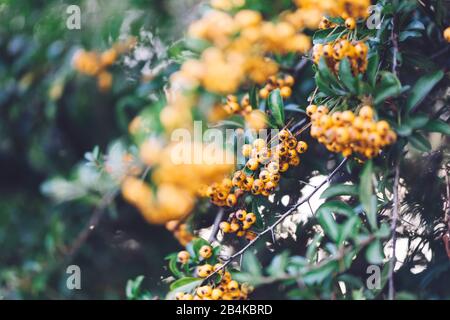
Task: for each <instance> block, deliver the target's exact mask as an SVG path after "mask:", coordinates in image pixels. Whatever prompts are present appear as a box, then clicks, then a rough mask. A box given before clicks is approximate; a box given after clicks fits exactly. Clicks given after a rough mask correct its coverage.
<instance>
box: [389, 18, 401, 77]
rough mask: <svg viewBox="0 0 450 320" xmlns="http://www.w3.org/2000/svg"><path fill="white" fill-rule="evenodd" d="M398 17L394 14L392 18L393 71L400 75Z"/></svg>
mask: <svg viewBox="0 0 450 320" xmlns="http://www.w3.org/2000/svg"><path fill="white" fill-rule="evenodd" d="M396 22H397V18H396V17H395V16H394V18H393V19H392V31H391V42H392V73H393V74H395V75H396V76H398V72H397V69H398V61H397V60H398V59H397V56H398V52H399V50H398V34H397V32H396V28H397V23H396Z"/></svg>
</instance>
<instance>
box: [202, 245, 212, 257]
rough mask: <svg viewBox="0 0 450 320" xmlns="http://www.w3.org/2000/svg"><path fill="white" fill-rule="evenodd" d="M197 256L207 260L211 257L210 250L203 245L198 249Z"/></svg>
mask: <svg viewBox="0 0 450 320" xmlns="http://www.w3.org/2000/svg"><path fill="white" fill-rule="evenodd" d="M199 254H200V256H201V257H202V258H204V259H208V258H210V257H211V256H212V248H211V247H210V246H208V245H204V246H202V247H201V248H200V250H199Z"/></svg>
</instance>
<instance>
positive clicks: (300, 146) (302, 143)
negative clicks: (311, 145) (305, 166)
mask: <svg viewBox="0 0 450 320" xmlns="http://www.w3.org/2000/svg"><path fill="white" fill-rule="evenodd" d="M296 150H297V152H298V153H300V154H302V153H305V152H306V151H307V150H308V144H307V143H306V142H305V141H299V142H298V143H297V148H296Z"/></svg>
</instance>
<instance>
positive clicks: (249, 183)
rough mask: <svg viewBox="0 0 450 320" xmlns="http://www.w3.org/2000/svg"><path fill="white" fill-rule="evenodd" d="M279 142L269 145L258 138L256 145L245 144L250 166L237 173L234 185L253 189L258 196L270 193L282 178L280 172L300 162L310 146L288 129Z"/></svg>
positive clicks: (244, 151)
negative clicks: (248, 172) (271, 146)
mask: <svg viewBox="0 0 450 320" xmlns="http://www.w3.org/2000/svg"><path fill="white" fill-rule="evenodd" d="M278 139H279V143H278V144H276V146H275V147H274V148H269V147H268V146H267V143H266V141H265V140H263V139H256V140H255V141H253V144H251V145H250V144H246V145H244V146H243V147H242V154H243V155H244V157H246V158H247V159H248V160H247V163H246V169H247V171H250V172H251V174H250V175H247V174H246V173H245V172H244V171H236V172H235V173H234V176H233V179H232V183H233V186H235V187H237V188H239V189H241V190H243V191H251V192H252V193H253V194H254V195H258V194H262V195H263V196H269V195H270V194H271V193H273V191H274V190H275V188H276V187H277V186H278V183H279V181H280V173H283V172H286V171H287V170H288V169H289V167H291V166H292V167H296V166H298V165H299V164H300V157H299V154H302V153H305V152H306V150H307V149H308V145H307V144H306V142H304V141H297V138H296V137H295V136H294V135H293V134H292V133H291V132H290V131H289V130H287V129H283V130H281V131H280V132H279V134H278Z"/></svg>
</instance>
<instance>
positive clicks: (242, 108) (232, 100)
mask: <svg viewBox="0 0 450 320" xmlns="http://www.w3.org/2000/svg"><path fill="white" fill-rule="evenodd" d="M223 108H224V109H225V112H226V113H227V114H228V115H233V114H241V115H242V116H247V115H249V114H250V113H251V112H252V106H251V105H250V98H249V96H248V95H245V96H244V97H243V98H242V99H241V103H239V101H238V97H236V96H235V95H232V94H230V95H228V96H227V100H226V103H225V105H224V106H223Z"/></svg>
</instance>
